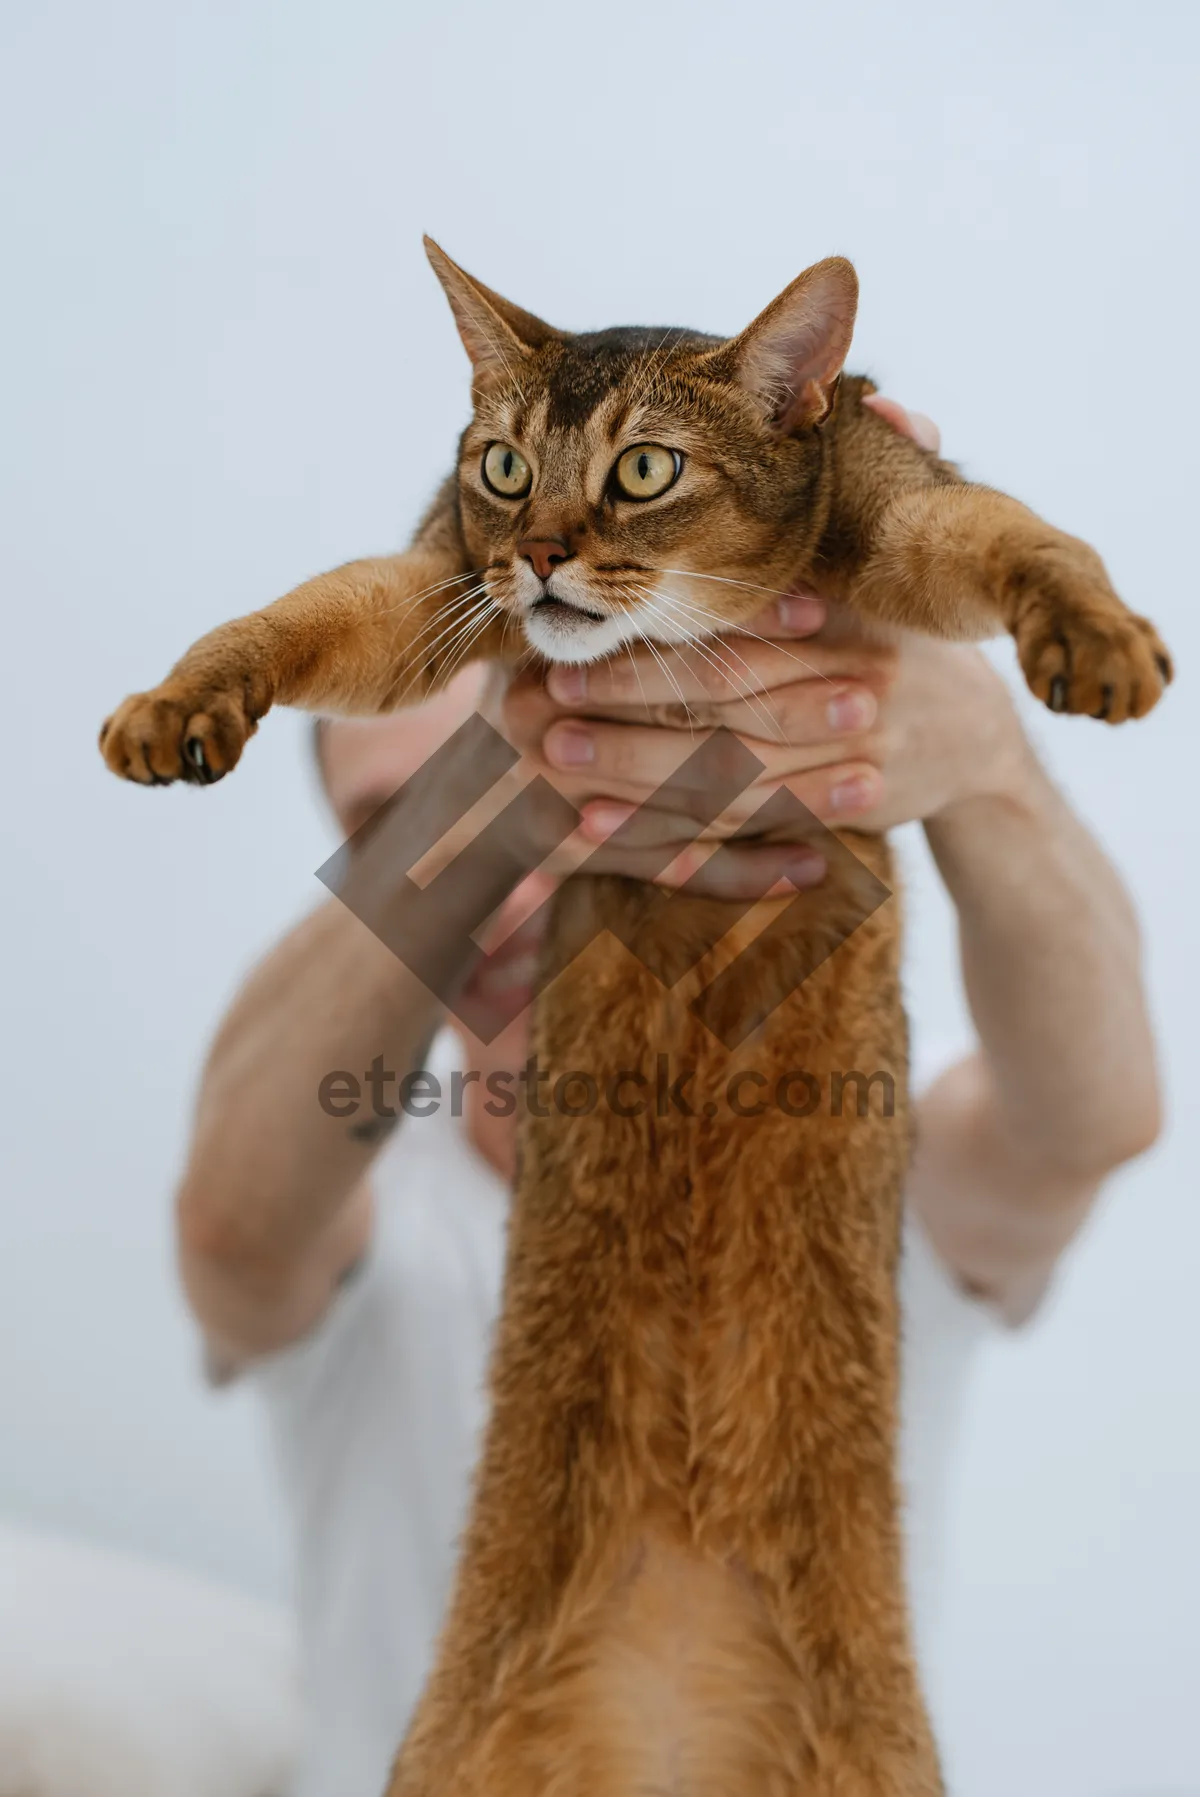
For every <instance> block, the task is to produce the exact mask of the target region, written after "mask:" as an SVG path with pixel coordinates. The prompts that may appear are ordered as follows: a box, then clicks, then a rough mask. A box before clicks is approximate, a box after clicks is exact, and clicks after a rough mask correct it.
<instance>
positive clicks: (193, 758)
mask: <svg viewBox="0 0 1200 1797" xmlns="http://www.w3.org/2000/svg"><path fill="white" fill-rule="evenodd" d="M183 752H184V754H185V755H186V756H187V758H188V760H189V761H190V762H191V764H192V766H193V767H194V768H195V770H196V772H197V773H198V774H199V776H200V778H201V779H202V780H203V781H205V782H208V781H210V780H211V779H212V778H213V773H212V769H211V768H210V767H209V765H208V760H207V757H206V756H205V753H204V744H203V743H202V742H201V741H200V738H199V737H198V736H189V737H188V739H187V741H186V742H185V743H184V745H183Z"/></svg>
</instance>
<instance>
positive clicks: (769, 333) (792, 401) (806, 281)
mask: <svg viewBox="0 0 1200 1797" xmlns="http://www.w3.org/2000/svg"><path fill="white" fill-rule="evenodd" d="M857 309H858V276H857V275H856V274H855V272H854V268H853V265H852V264H851V263H849V262H847V260H846V258H845V257H844V256H830V257H828V258H827V260H826V261H824V262H815V263H814V264H813V266H812V267H811V268H806V269H805V271H804V273H803V274H802V275H798V276H797V277H796V279H795V280H794V281H793V282H792V284H791V286H790V287H785V288H784V290H783V292H782V293H781V294H780V295H779V297H778V298H777V299H773V300H772V301H771V304H770V305H769V306H768V307H767V309H766V311H765V312H760V313H759V315H758V317H757V318H756V319H755V320H754V322H753V324H750V325H747V327H746V329H745V330H744V331H743V332H742V334H741V336H740V337H735V338H734V339H733V341H732V342H731V343H727V344H725V345H724V346H723V348H722V349H721V350H719V351H718V352H717V357H716V359H717V360H718V361H719V363H720V364H721V366H722V368H723V369H727V370H728V373H729V374H730V375H731V376H732V378H733V379H734V380H735V381H736V382H737V383H738V385H739V386H742V387H746V388H748V389H749V390H750V392H751V393H753V395H754V397H755V398H756V399H757V400H759V402H760V403H761V404H762V406H763V407H764V409H765V410H766V412H767V413H768V415H769V417H770V419H771V422H772V423H773V424H774V425H775V426H776V428H777V429H778V430H781V431H785V432H787V431H794V430H801V429H803V428H804V427H805V426H807V425H813V424H820V423H821V422H822V420H823V419H825V418H827V417H828V416H829V413H830V411H831V410H832V407H833V397H834V394H835V392H836V391H837V383H838V377H839V375H840V374H841V372H842V365H843V363H844V362H845V360H846V356H847V354H848V353H849V349H850V338H851V336H852V335H853V332H854V314H855V312H856V311H857Z"/></svg>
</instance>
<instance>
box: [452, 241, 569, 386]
mask: <svg viewBox="0 0 1200 1797" xmlns="http://www.w3.org/2000/svg"><path fill="white" fill-rule="evenodd" d="M425 254H426V255H427V256H428V257H429V260H430V263H431V264H432V266H433V272H434V274H435V275H436V276H437V278H438V280H439V281H440V282H441V283H442V286H443V287H444V289H445V292H446V298H447V299H448V300H449V301H450V310H451V311H452V312H453V314H454V322H455V323H456V324H457V326H458V334H459V336H460V337H461V338H462V340H463V348H464V349H465V350H466V352H467V354H468V355H469V356H470V358H471V365H472V367H473V368H474V370H475V379H476V380H477V381H479V382H481V383H483V384H485V385H486V383H487V382H488V381H489V380H492V379H495V378H497V377H499V376H503V375H506V374H508V375H511V374H513V373H514V372H515V370H516V369H517V368H518V367H519V366H520V364H521V363H522V362H523V361H524V360H525V358H526V356H528V355H529V353H530V351H531V350H535V349H542V348H543V347H544V346H545V345H546V344H547V343H553V342H555V341H556V340H558V339H560V338H561V337H562V332H561V331H556V330H554V329H553V327H552V326H550V325H548V324H543V322H542V320H541V319H540V318H535V317H534V315H533V313H532V312H526V311H523V310H522V308H521V307H520V306H514V305H513V303H512V301H511V300H506V299H502V298H501V297H500V295H499V294H498V293H493V292H492V290H491V288H490V287H485V286H484V284H483V282H482V281H477V280H476V279H475V277H474V276H473V275H469V274H468V273H467V271H466V270H465V269H463V268H460V267H459V266H458V263H457V262H451V260H450V258H449V256H448V255H447V254H446V252H445V250H444V249H442V248H441V247H440V245H438V244H436V243H435V242H434V241H433V238H432V237H426V238H425Z"/></svg>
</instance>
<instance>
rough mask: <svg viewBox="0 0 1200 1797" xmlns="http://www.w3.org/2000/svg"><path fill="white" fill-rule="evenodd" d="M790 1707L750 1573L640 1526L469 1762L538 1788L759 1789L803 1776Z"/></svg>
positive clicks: (787, 1675) (654, 1794) (788, 1785)
mask: <svg viewBox="0 0 1200 1797" xmlns="http://www.w3.org/2000/svg"><path fill="white" fill-rule="evenodd" d="M803 1702H804V1693H803V1687H802V1684H801V1680H800V1675H799V1672H798V1669H797V1668H796V1666H795V1664H794V1663H793V1662H792V1661H791V1660H790V1658H789V1656H788V1654H787V1653H786V1651H785V1649H784V1647H783V1644H782V1642H781V1641H780V1640H779V1638H778V1634H777V1633H776V1631H775V1630H774V1628H773V1627H772V1625H771V1622H770V1618H769V1616H768V1615H767V1612H766V1609H765V1607H764V1605H763V1604H762V1603H761V1601H760V1600H759V1599H758V1598H757V1596H756V1595H755V1593H754V1590H753V1587H752V1584H751V1581H750V1579H749V1578H748V1577H747V1576H745V1575H744V1574H743V1573H740V1572H739V1571H738V1570H737V1568H736V1567H735V1566H733V1565H731V1564H727V1563H723V1562H721V1561H720V1560H718V1559H716V1558H709V1557H707V1556H704V1555H702V1554H701V1553H700V1552H699V1551H698V1550H697V1549H695V1548H692V1547H690V1546H687V1545H685V1544H683V1543H682V1542H676V1541H672V1540H671V1539H670V1537H669V1535H668V1534H667V1533H666V1532H665V1531H664V1530H663V1529H661V1528H660V1527H658V1526H656V1525H653V1524H652V1525H650V1526H649V1527H648V1528H647V1530H646V1532H645V1534H644V1535H643V1537H642V1538H641V1539H640V1540H639V1541H638V1542H637V1544H636V1546H635V1547H634V1548H633V1550H632V1551H631V1553H630V1555H629V1557H628V1559H627V1561H626V1563H625V1564H624V1566H622V1568H621V1569H620V1570H619V1572H618V1574H617V1576H616V1578H615V1580H614V1581H613V1582H612V1584H611V1587H610V1589H609V1591H608V1594H607V1596H606V1597H605V1598H603V1599H602V1600H601V1601H600V1602H599V1603H598V1604H596V1605H595V1606H591V1605H589V1606H587V1607H586V1619H585V1620H581V1622H580V1625H579V1626H578V1627H577V1629H576V1630H575V1631H574V1632H573V1633H572V1634H571V1635H570V1636H569V1637H568V1638H567V1639H566V1640H565V1641H564V1642H563V1643H562V1646H561V1648H560V1650H559V1652H558V1653H557V1654H556V1655H555V1656H554V1657H553V1659H552V1661H551V1663H550V1664H549V1665H547V1666H546V1667H545V1669H544V1671H543V1674H542V1676H541V1677H540V1678H538V1679H537V1680H536V1681H535V1682H534V1685H533V1688H532V1689H531V1690H529V1691H528V1692H527V1694H526V1696H525V1698H524V1701H522V1702H521V1703H520V1704H519V1705H518V1706H517V1708H516V1710H515V1711H511V1712H510V1713H509V1714H508V1715H507V1716H506V1717H505V1718H504V1720H503V1722H502V1723H500V1724H499V1726H498V1727H497V1729H496V1732H495V1734H494V1735H493V1737H492V1739H491V1741H489V1742H488V1743H487V1745H486V1746H485V1748H484V1752H483V1754H482V1756H481V1758H482V1760H483V1762H484V1765H485V1766H486V1765H489V1764H490V1765H492V1766H496V1767H497V1768H499V1767H500V1766H503V1768H504V1771H503V1774H502V1780H503V1783H504V1784H505V1785H506V1786H507V1787H508V1788H510V1789H520V1790H526V1791H530V1792H537V1793H538V1797H567V1793H572V1794H574V1797H578V1794H579V1793H581V1792H586V1793H588V1797H610V1794H611V1797H751V1794H753V1797H770V1794H771V1793H772V1792H775V1791H778V1792H779V1793H781V1794H782V1793H784V1792H792V1791H794V1790H795V1789H796V1788H797V1784H798V1783H799V1782H800V1781H802V1779H803V1776H804V1765H803V1760H804V1757H805V1754H804V1748H803V1745H802V1743H803V1741H804V1739H805V1737H806V1735H807V1732H808V1731H807V1729H806V1728H805V1726H804V1721H805V1718H804V1708H803ZM514 1761H515V1762H516V1763H515V1764H514ZM521 1761H524V1765H523V1766H522V1767H521V1769H520V1770H519V1771H518V1770H517V1768H518V1766H520V1762H521ZM514 1772H516V1774H517V1775H516V1777H515V1778H514V1776H513V1774H514ZM492 1782H493V1780H492V1778H490V1777H488V1776H487V1775H486V1774H485V1776H484V1777H483V1778H482V1779H481V1780H480V1781H479V1783H478V1785H477V1787H476V1788H478V1789H479V1791H480V1792H481V1793H482V1792H483V1791H484V1790H485V1789H488V1788H490V1787H491V1785H492ZM474 1783H475V1781H472V1784H474Z"/></svg>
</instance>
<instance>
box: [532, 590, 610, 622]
mask: <svg viewBox="0 0 1200 1797" xmlns="http://www.w3.org/2000/svg"><path fill="white" fill-rule="evenodd" d="M532 609H533V611H535V612H540V613H541V615H542V617H543V618H545V619H546V620H547V621H549V622H554V621H556V620H557V621H558V622H560V623H563V624H567V625H568V626H569V625H572V624H574V622H575V621H576V619H580V618H585V619H586V620H587V622H588V623H589V624H603V622H604V613H603V612H600V611H591V610H589V608H588V607H587V606H586V605H580V604H579V602H578V600H576V599H561V598H560V597H559V595H558V594H557V593H543V594H542V597H541V598H540V599H535V600H534V602H533V607H532Z"/></svg>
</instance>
